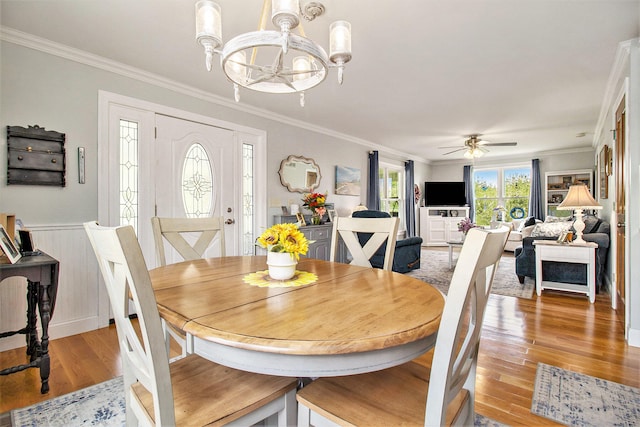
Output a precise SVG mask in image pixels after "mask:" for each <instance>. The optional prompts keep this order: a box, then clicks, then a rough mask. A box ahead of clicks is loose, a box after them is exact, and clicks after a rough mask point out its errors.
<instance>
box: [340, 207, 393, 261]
mask: <svg viewBox="0 0 640 427" xmlns="http://www.w3.org/2000/svg"><path fill="white" fill-rule="evenodd" d="M399 222H400V220H399V218H395V217H391V218H349V217H336V218H335V220H334V221H333V229H332V233H331V251H330V254H329V260H330V261H335V260H336V256H337V253H338V251H339V247H340V242H341V241H342V242H344V244H345V246H346V248H347V250H348V251H349V253H350V254H351V257H352V260H351V262H350V264H354V265H359V266H361V267H372V266H371V262H370V261H369V260H370V259H371V257H372V256H374V254H375V253H376V251H377V250H378V249H379V248H380V247H381V246H382V245H383V244H385V242H386V244H387V246H386V249H385V251H384V263H383V269H384V270H389V271H391V268H392V267H393V255H394V253H395V250H396V240H397V234H398V223H399ZM359 233H363V234H370V235H371V236H370V238H369V239H368V240H367V239H366V237H365V238H363V239H362V240H363V242H364V241H365V240H366V242H364V243H361V241H360V238H361V237H363V236H359V235H358V234H359Z"/></svg>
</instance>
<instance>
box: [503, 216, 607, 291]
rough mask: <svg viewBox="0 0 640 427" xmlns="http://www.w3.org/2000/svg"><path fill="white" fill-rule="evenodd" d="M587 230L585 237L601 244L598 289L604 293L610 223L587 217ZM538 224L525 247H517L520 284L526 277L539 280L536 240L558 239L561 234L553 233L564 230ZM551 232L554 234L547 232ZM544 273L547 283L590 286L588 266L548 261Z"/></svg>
mask: <svg viewBox="0 0 640 427" xmlns="http://www.w3.org/2000/svg"><path fill="white" fill-rule="evenodd" d="M583 220H584V223H585V229H584V231H583V236H582V238H583V239H584V240H585V241H587V242H595V243H597V244H598V249H596V287H597V289H598V290H600V288H601V286H602V285H603V283H604V270H605V266H606V262H607V254H608V252H609V241H610V237H609V232H610V226H609V223H608V222H606V221H603V220H601V219H599V218H596V217H593V216H585V217H584V218H583ZM544 224H548V222H545V223H543V224H536V227H538V228H539V230H536V229H534V230H533V232H532V233H531V236H530V237H525V238H523V239H522V247H521V248H516V250H515V252H514V256H515V258H516V274H517V275H518V280H520V283H524V278H525V277H530V278H532V279H535V277H536V257H535V250H534V245H533V242H534V241H535V240H555V239H557V238H558V235H559V234H555V231H553V230H560V229H561V228H562V225H560V228H558V227H553V226H551V225H550V226H547V227H545V225H544ZM571 224H572V223H571V222H569V223H568V224H566V229H569V230H570V229H571ZM545 228H546V229H547V230H552V231H545ZM542 272H543V274H544V278H545V280H550V281H556V282H564V283H575V284H581V285H586V283H587V267H586V265H584V264H575V263H566V262H548V261H545V262H544V263H543V265H542Z"/></svg>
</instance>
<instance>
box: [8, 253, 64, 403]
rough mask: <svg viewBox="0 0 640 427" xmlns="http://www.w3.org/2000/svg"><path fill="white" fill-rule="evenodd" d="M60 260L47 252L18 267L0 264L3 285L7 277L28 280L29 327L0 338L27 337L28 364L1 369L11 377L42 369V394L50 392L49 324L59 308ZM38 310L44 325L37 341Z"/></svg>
mask: <svg viewBox="0 0 640 427" xmlns="http://www.w3.org/2000/svg"><path fill="white" fill-rule="evenodd" d="M58 270H59V263H58V260H56V259H54V258H52V257H50V256H49V255H47V254H45V253H40V254H39V255H33V256H23V257H22V258H20V259H19V260H18V261H17V262H16V263H15V264H0V285H2V281H3V280H4V279H6V278H8V277H16V276H21V277H25V278H26V279H27V326H25V327H24V328H22V329H20V330H18V331H9V332H1V333H0V338H5V337H9V336H12V335H16V334H25V335H26V337H25V338H26V341H27V355H28V356H30V359H29V363H26V364H23V365H18V366H13V367H10V368H5V369H2V370H0V375H9V374H13V373H15V372H20V371H24V370H25V369H28V368H40V379H41V382H42V387H41V388H40V392H41V393H47V392H48V391H49V372H50V366H51V363H50V359H49V321H50V320H51V316H52V315H53V309H54V307H55V305H56V294H57V292H58ZM36 307H37V308H38V313H39V314H40V321H41V323H42V325H41V326H42V339H41V340H38V329H37V324H36V322H37V316H36Z"/></svg>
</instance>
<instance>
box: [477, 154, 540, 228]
mask: <svg viewBox="0 0 640 427" xmlns="http://www.w3.org/2000/svg"><path fill="white" fill-rule="evenodd" d="M473 186H474V192H475V198H474V209H475V222H476V224H478V225H489V224H490V222H491V218H492V215H493V211H494V209H496V208H497V207H498V206H502V207H504V208H505V211H506V215H505V221H511V220H512V216H511V213H512V212H513V215H514V217H516V218H517V217H518V216H520V215H521V216H523V217H524V216H527V210H528V207H529V193H530V191H529V190H530V188H531V166H529V165H514V166H505V167H499V168H487V169H474V171H473Z"/></svg>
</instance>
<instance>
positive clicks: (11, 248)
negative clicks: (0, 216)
mask: <svg viewBox="0 0 640 427" xmlns="http://www.w3.org/2000/svg"><path fill="white" fill-rule="evenodd" d="M0 248H2V251H3V252H4V253H5V255H6V256H7V258H9V261H10V262H11V264H15V263H16V262H17V261H18V260H19V259H20V258H21V257H22V254H21V253H20V251H19V250H18V248H16V245H15V243H14V242H13V239H12V238H11V237H10V236H9V233H7V230H5V228H4V227H3V226H2V224H0Z"/></svg>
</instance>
